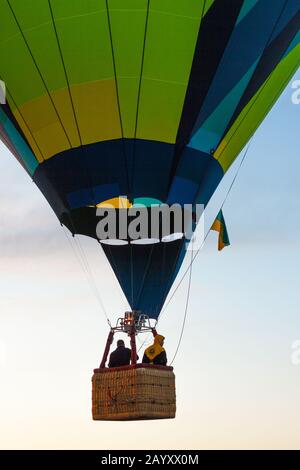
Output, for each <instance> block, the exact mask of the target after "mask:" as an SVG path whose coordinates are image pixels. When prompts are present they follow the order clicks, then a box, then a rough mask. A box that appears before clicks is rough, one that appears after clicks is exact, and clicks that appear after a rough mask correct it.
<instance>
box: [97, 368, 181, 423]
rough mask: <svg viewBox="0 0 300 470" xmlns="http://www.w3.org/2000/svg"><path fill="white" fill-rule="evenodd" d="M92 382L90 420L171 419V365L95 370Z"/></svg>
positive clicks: (172, 404)
mask: <svg viewBox="0 0 300 470" xmlns="http://www.w3.org/2000/svg"><path fill="white" fill-rule="evenodd" d="M92 385H93V389H92V402H93V407H92V413H93V419H94V420H132V419H164V418H175V412H176V395H175V375H174V373H173V368H172V367H162V366H151V365H145V364H137V365H135V366H126V367H115V368H111V369H95V370H94V375H93V378H92Z"/></svg>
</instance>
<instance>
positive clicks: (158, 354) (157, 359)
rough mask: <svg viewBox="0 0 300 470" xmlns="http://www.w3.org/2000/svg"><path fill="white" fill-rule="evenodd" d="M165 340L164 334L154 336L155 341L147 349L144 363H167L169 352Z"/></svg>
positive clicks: (162, 364)
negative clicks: (165, 347)
mask: <svg viewBox="0 0 300 470" xmlns="http://www.w3.org/2000/svg"><path fill="white" fill-rule="evenodd" d="M164 340H165V338H164V336H162V335H156V336H154V343H153V344H151V346H149V347H148V348H147V349H145V352H144V356H143V360H142V362H143V364H157V365H160V366H166V365H167V354H166V351H165V350H164V348H163V344H164Z"/></svg>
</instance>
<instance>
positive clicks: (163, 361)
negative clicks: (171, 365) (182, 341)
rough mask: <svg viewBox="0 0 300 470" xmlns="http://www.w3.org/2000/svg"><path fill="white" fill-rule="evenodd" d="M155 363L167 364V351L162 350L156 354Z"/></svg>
mask: <svg viewBox="0 0 300 470" xmlns="http://www.w3.org/2000/svg"><path fill="white" fill-rule="evenodd" d="M157 359H158V361H157V364H159V365H161V366H166V365H167V353H166V351H162V352H161V353H160V354H159V355H158V356H157Z"/></svg>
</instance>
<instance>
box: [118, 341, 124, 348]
mask: <svg viewBox="0 0 300 470" xmlns="http://www.w3.org/2000/svg"><path fill="white" fill-rule="evenodd" d="M117 347H118V348H125V343H124V341H123V340H122V339H118V341H117Z"/></svg>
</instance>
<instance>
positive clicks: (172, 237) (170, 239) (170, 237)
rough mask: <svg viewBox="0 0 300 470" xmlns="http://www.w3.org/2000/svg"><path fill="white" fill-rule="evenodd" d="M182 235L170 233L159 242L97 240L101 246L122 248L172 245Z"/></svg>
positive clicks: (148, 240) (156, 240)
mask: <svg viewBox="0 0 300 470" xmlns="http://www.w3.org/2000/svg"><path fill="white" fill-rule="evenodd" d="M183 235H184V234H183V233H172V234H171V235H167V236H165V237H163V238H162V239H161V240H160V239H159V238H140V239H138V240H130V241H128V240H120V239H111V238H108V239H106V240H99V242H100V243H101V244H103V245H111V246H124V245H155V244H157V243H160V242H162V243H172V242H175V241H176V240H180V239H182V238H183Z"/></svg>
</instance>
